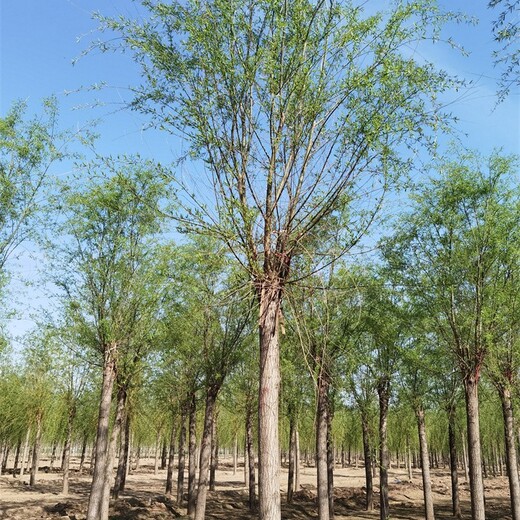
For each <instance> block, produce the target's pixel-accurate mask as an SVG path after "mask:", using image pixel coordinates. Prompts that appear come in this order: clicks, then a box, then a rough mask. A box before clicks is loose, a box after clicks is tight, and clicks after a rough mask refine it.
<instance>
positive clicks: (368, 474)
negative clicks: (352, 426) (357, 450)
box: [361, 414, 374, 511]
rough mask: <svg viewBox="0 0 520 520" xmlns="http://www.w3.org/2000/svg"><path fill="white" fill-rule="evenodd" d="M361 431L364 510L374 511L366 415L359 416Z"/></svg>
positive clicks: (368, 427)
mask: <svg viewBox="0 0 520 520" xmlns="http://www.w3.org/2000/svg"><path fill="white" fill-rule="evenodd" d="M361 429H362V432H363V454H364V458H365V487H366V490H367V495H366V510H367V511H372V510H373V509H374V481H373V477H372V446H371V445H370V425H369V423H368V417H367V416H366V414H361Z"/></svg>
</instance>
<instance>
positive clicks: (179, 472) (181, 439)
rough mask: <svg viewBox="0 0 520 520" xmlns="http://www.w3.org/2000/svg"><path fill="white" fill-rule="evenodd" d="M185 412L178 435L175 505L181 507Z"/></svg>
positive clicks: (184, 462) (184, 461) (184, 460)
mask: <svg viewBox="0 0 520 520" xmlns="http://www.w3.org/2000/svg"><path fill="white" fill-rule="evenodd" d="M185 444H186V411H183V412H182V415H181V430H180V434H179V464H178V468H177V504H178V505H181V504H182V502H183V495H184V469H185V467H186V453H185V450H186V446H185Z"/></svg>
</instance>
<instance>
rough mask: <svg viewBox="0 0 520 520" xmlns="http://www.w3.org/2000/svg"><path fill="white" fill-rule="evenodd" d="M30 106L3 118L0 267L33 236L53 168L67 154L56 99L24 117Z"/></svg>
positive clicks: (19, 107) (0, 130) (0, 139)
mask: <svg viewBox="0 0 520 520" xmlns="http://www.w3.org/2000/svg"><path fill="white" fill-rule="evenodd" d="M26 111H27V105H26V104H25V103H22V102H19V103H16V104H14V105H13V107H12V108H11V109H10V110H9V111H8V113H7V114H6V116H5V117H1V118H0V268H3V267H4V265H5V262H6V261H7V259H8V258H9V256H10V255H11V254H12V253H13V251H14V250H15V249H16V248H17V247H18V246H19V245H20V243H21V242H23V241H24V240H27V239H28V238H29V237H31V236H34V227H33V226H31V224H34V222H35V219H36V218H37V216H38V211H40V210H41V209H42V202H43V191H44V189H46V187H47V185H48V182H49V180H50V179H49V176H50V173H49V172H50V169H51V166H52V165H53V164H55V163H56V162H58V161H60V160H62V159H63V158H64V157H65V154H66V143H67V139H69V137H70V136H68V135H66V134H63V133H60V132H59V131H58V127H57V126H58V121H57V120H58V112H57V106H56V100H55V99H52V98H51V99H48V100H46V101H44V103H43V109H42V113H41V115H40V116H38V117H35V118H33V119H32V120H29V121H26V120H24V117H25V113H26Z"/></svg>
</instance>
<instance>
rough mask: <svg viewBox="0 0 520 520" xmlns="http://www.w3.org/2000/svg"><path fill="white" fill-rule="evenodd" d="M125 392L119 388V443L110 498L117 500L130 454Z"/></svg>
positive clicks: (123, 484)
mask: <svg viewBox="0 0 520 520" xmlns="http://www.w3.org/2000/svg"><path fill="white" fill-rule="evenodd" d="M127 398H128V394H127V390H126V388H120V389H119V391H118V405H119V406H120V407H122V411H121V413H122V417H121V441H120V446H119V460H118V462H117V473H116V481H115V483H114V489H113V492H112V496H113V497H114V498H118V497H119V495H120V494H121V493H122V492H123V491H124V490H125V485H126V475H127V469H128V458H129V454H130V413H129V410H128V406H127Z"/></svg>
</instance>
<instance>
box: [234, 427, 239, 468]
mask: <svg viewBox="0 0 520 520" xmlns="http://www.w3.org/2000/svg"><path fill="white" fill-rule="evenodd" d="M237 466H238V434H236V433H235V440H234V442H233V475H236V474H237Z"/></svg>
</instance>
